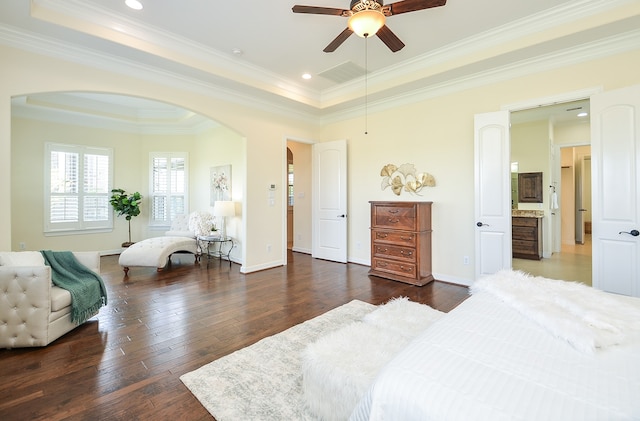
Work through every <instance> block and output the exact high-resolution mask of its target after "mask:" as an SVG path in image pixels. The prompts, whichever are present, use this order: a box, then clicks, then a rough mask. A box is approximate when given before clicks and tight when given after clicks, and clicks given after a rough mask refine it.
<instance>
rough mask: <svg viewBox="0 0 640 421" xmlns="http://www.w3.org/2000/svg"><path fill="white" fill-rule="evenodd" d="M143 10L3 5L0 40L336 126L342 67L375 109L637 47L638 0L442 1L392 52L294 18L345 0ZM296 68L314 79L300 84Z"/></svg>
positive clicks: (315, 19) (87, 4) (345, 91)
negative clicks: (331, 48) (360, 72)
mask: <svg viewBox="0 0 640 421" xmlns="http://www.w3.org/2000/svg"><path fill="white" fill-rule="evenodd" d="M141 2H142V3H143V4H144V9H143V10H141V11H135V10H132V9H129V8H128V7H126V6H125V4H124V0H31V1H29V0H9V1H7V0H5V1H2V2H0V43H4V44H7V45H9V46H15V47H19V48H23V49H27V50H33V51H39V52H43V53H46V54H51V55H60V56H63V57H65V58H67V59H71V60H75V61H78V62H82V63H85V64H89V65H95V66H101V67H109V68H116V67H118V68H120V70H121V71H127V72H128V73H129V74H130V73H131V71H132V66H133V68H134V69H135V70H137V71H139V72H141V74H144V76H143V77H146V76H147V75H146V74H145V73H144V72H147V73H148V74H149V75H151V74H163V75H167V74H168V75H173V76H178V77H179V78H181V79H182V80H183V81H186V82H188V83H198V84H201V85H202V86H204V87H207V88H209V89H210V90H211V92H212V95H226V96H227V97H233V98H235V99H236V100H238V101H242V100H246V101H253V103H262V104H269V105H271V106H275V107H277V108H282V109H287V110H291V111H293V110H295V112H296V113H299V114H300V115H301V116H307V117H317V118H331V116H333V117H334V118H335V116H336V115H341V114H342V115H344V114H347V113H349V112H353V110H356V109H359V108H360V107H361V106H362V103H363V96H364V94H365V90H364V79H363V77H357V78H355V79H353V80H350V81H346V82H343V83H335V82H333V81H330V80H329V79H326V78H323V77H321V76H319V74H320V73H322V72H325V71H327V70H330V69H333V68H336V67H340V66H344V65H346V64H348V65H352V66H353V65H355V66H356V67H358V66H359V67H361V68H364V67H367V68H368V70H369V75H368V76H367V78H368V80H367V94H368V100H369V101H370V106H369V108H370V110H371V109H372V107H375V106H376V105H377V104H378V105H379V104H383V103H387V104H390V103H393V102H394V101H407V100H408V99H407V98H408V97H411V96H416V95H418V94H420V95H427V96H428V95H433V94H434V92H440V91H442V90H447V89H449V90H451V89H462V88H463V87H465V86H469V83H471V82H470V81H471V80H473V79H474V78H476V79H478V78H480V77H484V78H490V77H496V76H495V75H500V77H509V76H510V75H511V77H513V76H516V75H519V74H523V73H526V72H528V71H536V70H537V69H540V68H545V66H546V68H548V67H549V66H552V65H553V64H552V63H554V62H557V63H563V64H565V65H566V63H568V62H570V61H571V62H579V61H580V60H586V59H588V58H590V57H593V56H594V55H595V56H606V55H607V54H613V53H615V52H617V51H620V50H621V49H623V48H628V49H630V48H637V45H638V40H640V34H639V30H638V28H639V27H640V13H639V11H638V9H639V7H638V4H639V3H640V2H639V1H638V0H535V1H531V0H509V1H504V0H448V2H447V4H446V5H445V6H443V7H438V8H433V9H426V10H422V11H417V12H411V13H406V14H401V15H397V16H391V17H389V18H388V19H387V25H388V27H389V28H390V29H391V30H392V31H393V32H394V33H395V34H396V35H397V36H398V37H399V38H400V39H401V40H403V41H404V43H405V44H406V47H405V48H404V49H402V50H401V51H399V52H397V53H392V52H391V51H389V50H388V49H387V47H386V46H385V45H384V44H383V43H382V42H381V41H380V40H379V39H377V38H372V39H369V40H366V41H365V40H364V39H362V38H358V37H357V36H356V35H352V36H351V37H350V38H349V39H348V40H347V41H346V42H345V43H344V44H342V45H341V46H340V47H339V48H338V49H337V50H336V51H335V52H334V53H324V52H323V51H322V49H323V48H324V47H325V46H326V45H327V44H328V43H329V42H330V41H331V40H333V38H335V37H336V36H337V35H338V34H339V33H340V32H341V31H342V30H343V29H344V28H345V27H346V18H342V17H337V16H326V15H325V16H320V15H309V14H294V13H292V11H291V7H292V6H293V5H294V4H296V3H297V4H303V5H314V6H324V7H336V8H348V6H349V1H348V0H304V1H301V2H298V0H287V1H284V0H275V1H261V0H246V1H242V2H238V1H231V0H228V1H224V2H222V1H214V0H179V1H176V0H141ZM612 45H616V46H617V48H612V47H611V46H612ZM625 46H628V47H625ZM634 46H635V47H634ZM365 49H366V52H367V54H366V55H365ZM234 50H240V51H241V53H240V54H234ZM365 56H366V58H367V60H366V63H365ZM305 72H308V73H310V74H311V75H312V76H313V77H312V79H311V80H308V81H307V80H303V79H302V78H301V75H302V73H305ZM85 99H86V98H85Z"/></svg>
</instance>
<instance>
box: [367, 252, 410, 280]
mask: <svg viewBox="0 0 640 421" xmlns="http://www.w3.org/2000/svg"><path fill="white" fill-rule="evenodd" d="M371 269H372V270H373V271H376V272H383V273H389V274H393V275H399V276H404V277H408V278H416V276H417V270H416V265H414V264H412V263H405V262H398V261H393V260H386V259H380V258H377V257H374V258H373V261H372V262H371Z"/></svg>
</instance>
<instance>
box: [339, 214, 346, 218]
mask: <svg viewBox="0 0 640 421" xmlns="http://www.w3.org/2000/svg"><path fill="white" fill-rule="evenodd" d="M346 217H347V215H345V214H344V213H343V214H342V215H338V218H346Z"/></svg>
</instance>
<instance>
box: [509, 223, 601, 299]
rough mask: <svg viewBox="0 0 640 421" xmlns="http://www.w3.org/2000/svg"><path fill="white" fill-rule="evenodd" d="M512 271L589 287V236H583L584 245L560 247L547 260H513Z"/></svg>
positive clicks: (564, 245)
mask: <svg viewBox="0 0 640 421" xmlns="http://www.w3.org/2000/svg"><path fill="white" fill-rule="evenodd" d="M512 266H513V269H517V270H522V271H524V272H529V273H531V274H532V275H538V276H544V277H546V278H553V279H563V280H565V281H579V282H582V283H584V284H587V285H589V286H591V234H586V235H585V242H584V244H576V245H567V244H563V245H562V252H561V253H554V254H553V255H552V256H551V257H550V258H548V259H542V260H527V259H513V260H512Z"/></svg>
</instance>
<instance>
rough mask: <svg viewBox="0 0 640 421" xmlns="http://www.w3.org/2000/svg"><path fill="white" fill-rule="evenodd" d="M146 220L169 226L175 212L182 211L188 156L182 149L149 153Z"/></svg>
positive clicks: (185, 189) (185, 207) (185, 190)
mask: <svg viewBox="0 0 640 421" xmlns="http://www.w3.org/2000/svg"><path fill="white" fill-rule="evenodd" d="M150 158H151V163H150V165H149V168H151V175H150V180H149V185H150V186H151V193H150V194H149V201H150V205H151V215H150V217H149V223H150V224H151V225H157V226H169V225H171V221H172V220H173V219H174V218H175V216H176V215H179V214H186V213H187V212H188V208H187V185H188V184H187V181H188V180H187V174H188V173H189V172H188V159H187V153H186V152H171V153H160V152H153V153H151V156H150Z"/></svg>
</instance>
